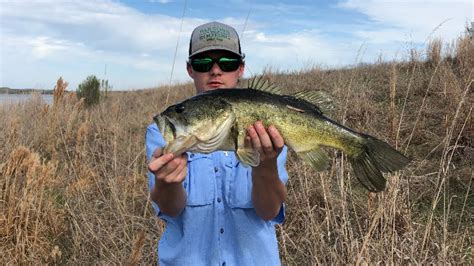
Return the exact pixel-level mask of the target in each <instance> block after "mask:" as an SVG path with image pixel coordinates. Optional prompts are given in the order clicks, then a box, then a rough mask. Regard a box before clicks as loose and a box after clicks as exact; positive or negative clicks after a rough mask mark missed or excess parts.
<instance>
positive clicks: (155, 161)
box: [148, 153, 173, 172]
mask: <svg viewBox="0 0 474 266" xmlns="http://www.w3.org/2000/svg"><path fill="white" fill-rule="evenodd" d="M153 157H154V156H153ZM172 159H173V154H172V153H168V154H165V155H163V156H160V157H159V158H152V161H151V162H150V163H149V164H148V170H150V172H156V171H158V170H159V169H160V168H161V167H163V165H165V164H167V163H168V162H169V161H171V160H172Z"/></svg>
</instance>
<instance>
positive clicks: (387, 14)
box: [339, 0, 474, 43]
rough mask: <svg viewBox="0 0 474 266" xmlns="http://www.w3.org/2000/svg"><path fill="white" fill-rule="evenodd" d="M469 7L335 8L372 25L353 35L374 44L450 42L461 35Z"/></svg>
mask: <svg viewBox="0 0 474 266" xmlns="http://www.w3.org/2000/svg"><path fill="white" fill-rule="evenodd" d="M473 5H474V4H473V2H472V1H471V0H450V1H448V0H437V1H419V0H418V1H408V0H391V1H387V0H382V1H375V0H369V1H367V0H348V1H346V2H344V3H341V4H339V6H340V7H343V8H347V9H351V10H356V11H358V12H361V13H363V14H365V15H367V16H368V17H369V18H370V19H371V20H373V21H374V23H371V24H370V29H368V28H366V29H364V30H359V31H357V32H355V33H356V34H357V35H358V36H359V37H361V38H363V39H366V40H368V41H372V42H377V43H389V42H393V41H397V40H398V41H414V42H425V41H427V40H428V39H429V38H434V37H437V36H442V37H443V38H444V39H445V40H446V41H450V40H452V39H454V38H456V37H457V36H458V35H459V33H460V32H462V31H463V29H464V26H465V24H466V23H467V22H469V21H472V16H473Z"/></svg>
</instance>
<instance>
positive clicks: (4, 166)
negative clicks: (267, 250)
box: [0, 38, 474, 265]
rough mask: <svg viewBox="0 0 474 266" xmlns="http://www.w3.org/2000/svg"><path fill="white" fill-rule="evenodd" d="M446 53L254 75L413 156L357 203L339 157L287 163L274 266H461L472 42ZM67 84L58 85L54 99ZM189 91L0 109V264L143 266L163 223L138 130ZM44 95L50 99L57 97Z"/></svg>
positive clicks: (471, 206) (360, 193)
mask: <svg viewBox="0 0 474 266" xmlns="http://www.w3.org/2000/svg"><path fill="white" fill-rule="evenodd" d="M451 47H452V51H451V53H450V54H447V55H446V56H442V55H440V54H439V53H440V51H441V50H442V43H441V42H439V41H435V42H434V43H432V44H431V45H430V46H429V48H428V50H427V53H426V54H427V57H426V58H427V60H418V59H415V58H414V57H415V55H418V54H420V53H419V51H413V50H412V51H410V55H409V60H408V61H407V62H401V63H400V62H398V63H396V62H379V63H377V64H373V65H359V66H357V67H354V68H347V69H338V70H321V69H317V68H313V69H310V70H307V71H304V72H300V73H293V72H292V73H278V72H272V73H267V74H268V77H269V78H270V79H271V80H272V81H273V82H275V83H276V84H278V85H279V86H280V87H282V88H284V89H286V90H287V92H288V93H291V92H295V91H299V90H304V89H323V90H325V91H327V92H328V93H329V94H331V95H332V96H333V99H334V100H335V102H336V103H337V104H336V106H337V107H336V109H335V110H334V111H333V113H331V114H330V116H331V117H333V118H334V119H335V120H336V121H339V122H341V123H344V124H346V125H348V126H350V127H352V128H355V129H357V130H360V131H364V132H367V133H370V134H372V135H375V136H377V137H379V138H381V139H384V140H386V141H387V142H389V143H391V144H392V145H394V146H396V147H397V148H398V149H399V150H401V151H403V152H405V153H406V154H407V155H408V156H410V157H411V158H412V159H413V162H412V163H411V164H410V166H409V167H408V168H407V169H406V170H405V171H403V172H400V173H398V174H396V175H392V176H391V177H390V180H389V185H388V189H387V191H385V192H383V193H380V194H370V193H367V192H366V191H365V190H364V189H363V188H362V187H361V186H360V185H359V183H358V182H357V181H356V180H354V178H353V176H352V172H351V171H350V167H349V166H348V164H347V160H346V157H345V156H344V155H341V154H339V153H336V152H333V155H334V156H333V158H334V159H333V164H332V168H331V169H329V170H328V171H325V172H321V173H318V172H315V171H314V170H313V169H311V168H309V167H308V166H306V165H305V164H303V163H301V162H300V161H299V160H298V159H296V157H295V156H294V154H291V153H290V156H289V161H288V171H289V174H290V180H289V183H288V201H287V220H286V222H285V223H284V224H283V225H282V226H278V237H279V241H280V250H281V257H282V261H283V263H284V264H289V265H300V264H304V265H306V264H328V263H331V264H346V263H351V264H361V263H380V262H382V263H384V264H385V263H387V264H392V263H396V264H401V263H416V264H418V263H420V264H421V263H422V264H427V263H452V264H473V263H474V261H473V260H474V259H473V251H472V243H473V235H472V232H474V225H473V218H474V217H473V213H474V199H473V194H472V179H473V176H472V161H473V158H472V157H473V156H472V155H473V146H472V136H473V133H474V129H473V125H472V106H473V105H472V104H473V97H472V86H473V83H472V82H473V81H472V80H473V76H474V73H473V69H474V44H473V41H472V40H469V39H468V38H461V39H459V40H458V41H457V42H456V43H454V44H453V45H452V46H451ZM65 86H67V83H64V82H63V81H62V80H61V82H59V81H58V85H57V86H56V87H57V88H62V90H64V88H65ZM192 93H193V88H192V86H191V84H184V85H180V86H174V87H170V88H159V89H153V90H142V91H135V92H127V93H115V94H114V93H112V94H109V96H110V97H107V99H106V100H105V101H103V102H102V103H101V104H100V105H98V106H95V107H92V108H85V106H84V103H83V102H82V101H77V100H76V98H75V95H73V94H71V93H69V94H68V93H66V94H63V93H62V92H59V91H58V92H56V94H55V101H54V105H52V106H47V105H46V104H45V103H44V102H42V101H41V99H40V97H33V99H32V100H31V101H29V102H27V103H25V104H17V105H8V106H2V108H0V125H1V126H0V142H1V143H2V150H1V151H0V162H1V164H0V200H1V201H0V254H2V256H0V263H1V264H6V263H8V264H37V263H60V264H64V263H74V264H123V263H127V264H151V263H154V262H156V244H157V241H158V239H159V237H160V234H161V232H162V229H163V223H162V222H161V221H159V220H158V219H157V218H155V217H154V215H153V212H152V209H151V207H150V201H149V200H148V198H147V179H146V162H145V154H144V132H145V127H146V126H147V124H149V123H150V122H151V118H152V116H153V115H154V114H156V113H158V112H160V111H162V110H163V108H165V101H166V100H167V99H168V101H169V103H173V102H176V101H179V100H181V99H183V98H185V97H188V96H190V95H192ZM56 95H58V96H57V97H56Z"/></svg>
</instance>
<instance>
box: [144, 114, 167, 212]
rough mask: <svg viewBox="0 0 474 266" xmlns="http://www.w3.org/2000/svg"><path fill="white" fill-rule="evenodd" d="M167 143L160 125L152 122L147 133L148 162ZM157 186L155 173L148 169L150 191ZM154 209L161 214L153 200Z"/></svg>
mask: <svg viewBox="0 0 474 266" xmlns="http://www.w3.org/2000/svg"><path fill="white" fill-rule="evenodd" d="M165 145H166V141H165V139H164V138H163V135H161V132H160V130H159V129H158V126H156V124H155V123H152V124H150V125H149V126H148V127H147V129H146V135H145V146H146V159H147V162H148V161H150V159H151V156H152V155H153V152H154V151H155V150H156V149H157V148H163V147H164V146H165ZM154 186H155V175H154V174H153V173H152V172H150V171H148V192H151V189H152V188H153V187H154ZM151 204H152V206H153V209H154V210H155V212H156V215H158V216H160V208H159V207H158V205H157V204H156V203H155V202H153V201H151Z"/></svg>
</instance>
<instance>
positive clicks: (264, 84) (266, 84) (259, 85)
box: [247, 76, 281, 94]
mask: <svg viewBox="0 0 474 266" xmlns="http://www.w3.org/2000/svg"><path fill="white" fill-rule="evenodd" d="M247 88H248V89H254V90H259V91H266V92H269V93H273V94H281V89H280V88H278V87H277V86H275V85H274V84H272V83H270V81H268V79H265V78H264V77H263V76H255V77H253V78H251V79H249V81H248V85H247Z"/></svg>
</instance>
